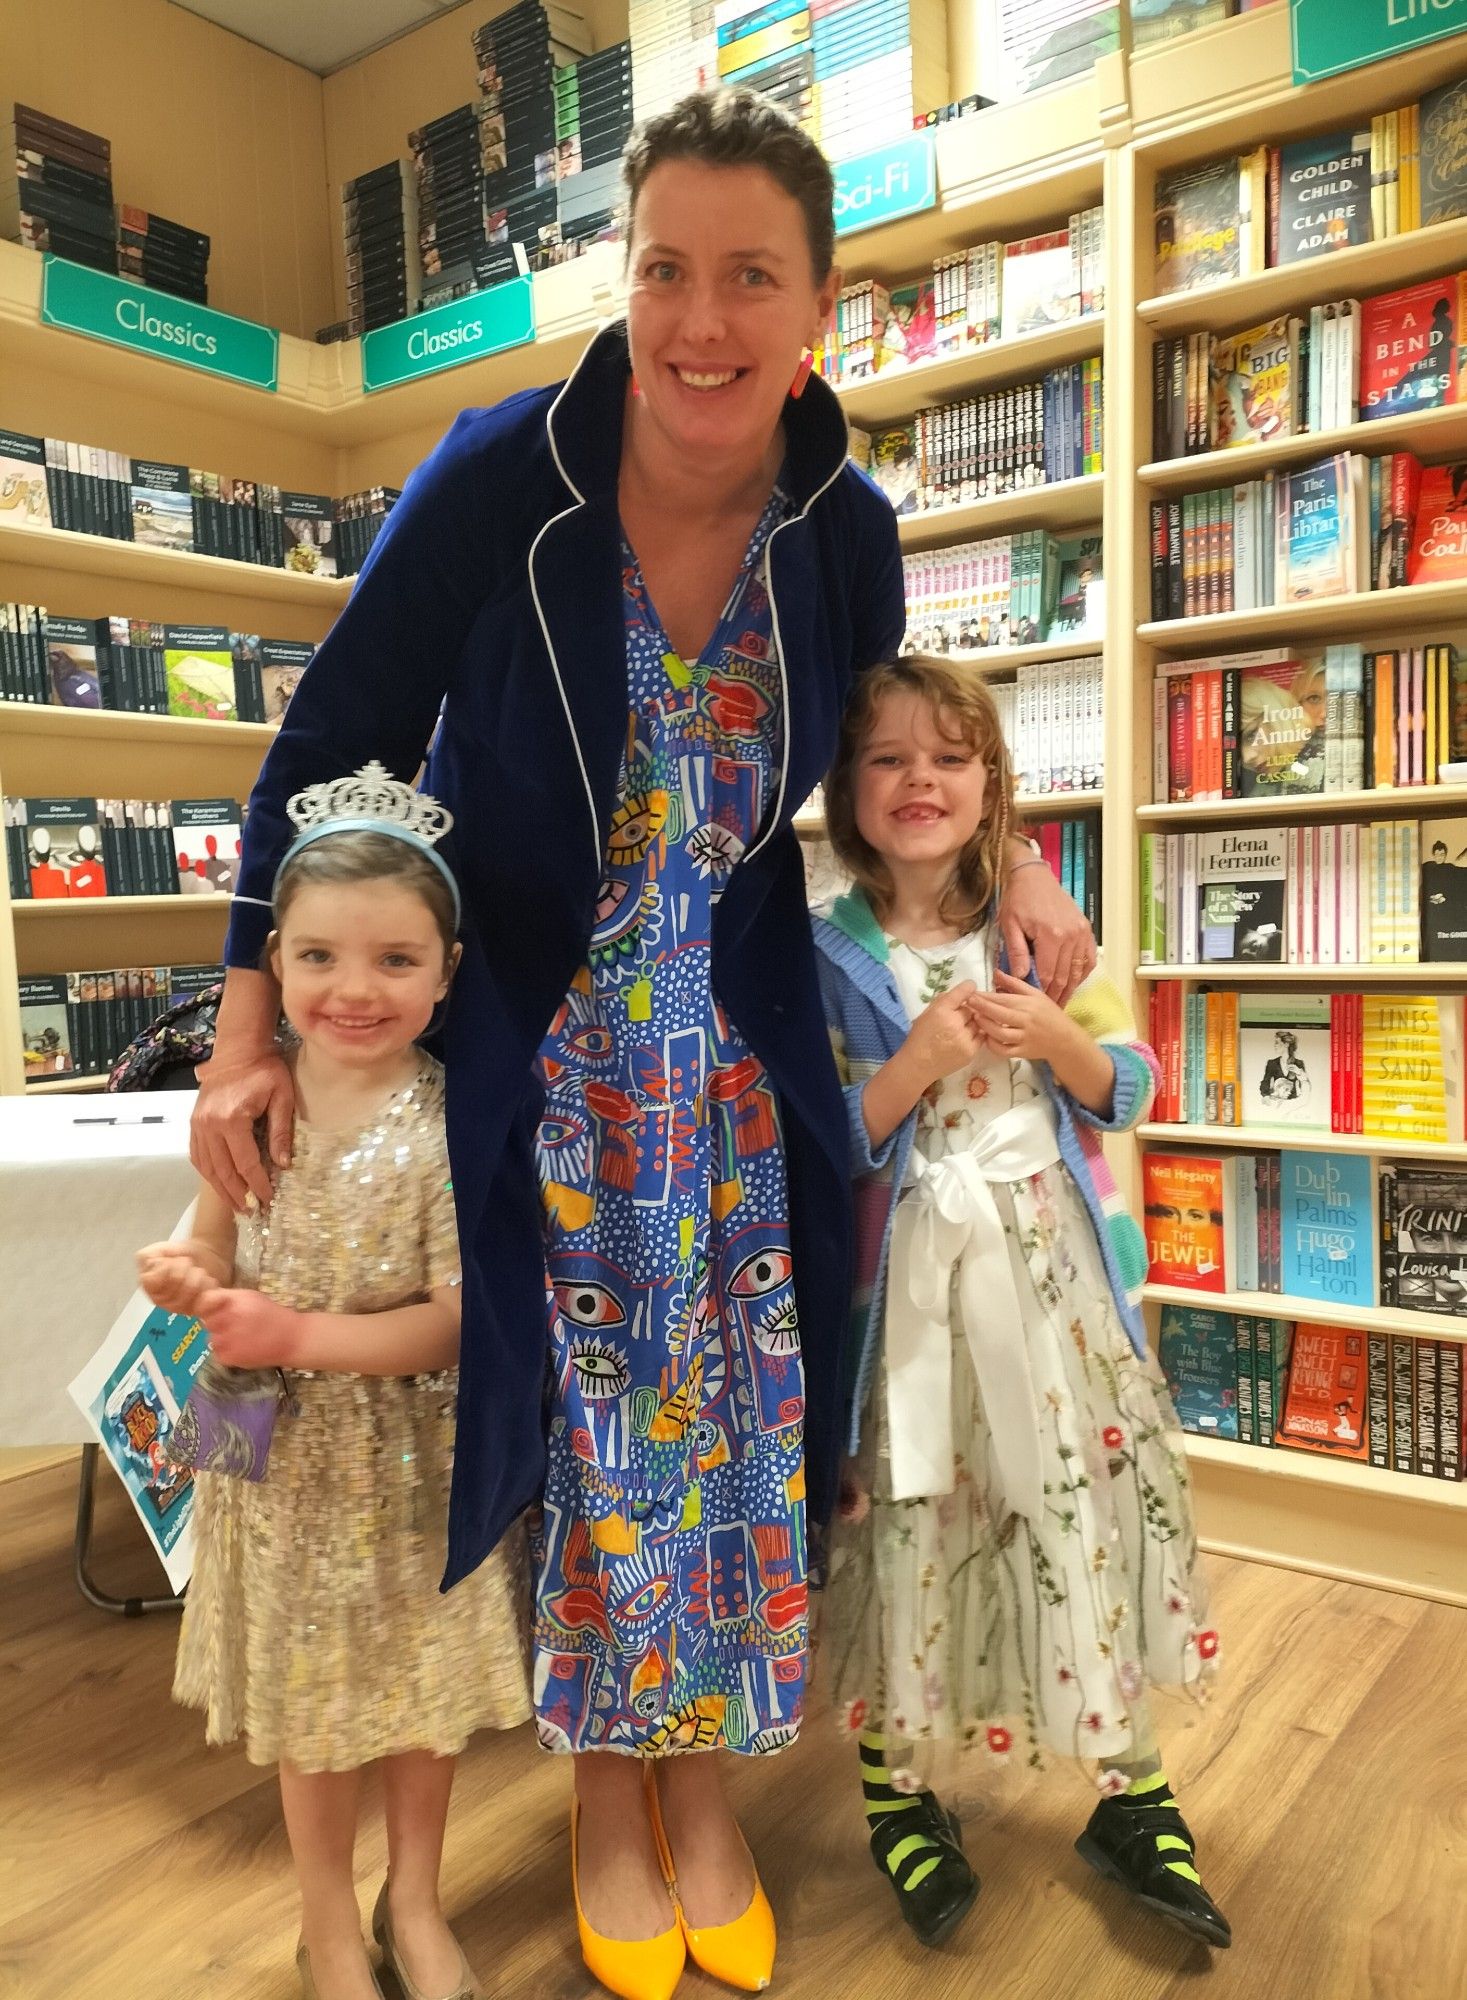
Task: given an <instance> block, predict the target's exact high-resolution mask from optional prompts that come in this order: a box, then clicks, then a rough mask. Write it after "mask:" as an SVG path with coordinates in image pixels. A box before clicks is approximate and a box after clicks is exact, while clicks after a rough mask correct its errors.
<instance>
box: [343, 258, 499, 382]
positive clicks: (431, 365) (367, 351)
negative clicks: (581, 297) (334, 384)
mask: <svg viewBox="0 0 1467 2000" xmlns="http://www.w3.org/2000/svg"><path fill="white" fill-rule="evenodd" d="M534 338H535V295H534V288H533V286H532V284H531V281H530V280H529V279H528V278H509V279H507V280H506V281H505V283H503V284H502V285H491V286H490V287H489V289H488V290H487V291H482V292H471V293H470V294H469V296H468V297H467V298H466V299H455V300H453V301H452V303H451V304H449V305H446V306H435V307H434V308H433V310H432V311H431V312H425V313H418V314H416V315H415V316H414V317H413V318H412V319H400V320H394V321H393V323H392V324H391V326H379V327H374V328H373V329H372V331H371V332H370V333H367V334H364V335H363V336H362V387H363V388H364V389H365V390H366V391H367V393H368V395H370V394H371V393H372V391H373V390H374V389H390V388H392V387H393V386H394V385H395V384H397V383H399V382H412V381H415V380H416V379H417V377H418V376H419V375H436V374H437V373H438V371H439V370H440V369H441V368H457V367H459V366H460V364H461V363H463V362H465V361H482V360H483V359H484V357H485V356H486V355H489V354H502V353H503V352H504V351H505V349H506V348H510V347H523V346H525V345H527V343H528V342H530V341H532V340H533V339H534Z"/></svg>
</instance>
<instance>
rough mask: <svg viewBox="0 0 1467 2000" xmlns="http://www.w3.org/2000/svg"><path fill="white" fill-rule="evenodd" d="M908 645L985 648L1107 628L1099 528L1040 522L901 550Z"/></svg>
mask: <svg viewBox="0 0 1467 2000" xmlns="http://www.w3.org/2000/svg"><path fill="white" fill-rule="evenodd" d="M902 575H903V579H904V581H905V584H906V593H907V640H906V643H907V648H908V650H909V651H911V652H917V653H962V652H983V651H986V650H988V649H989V648H991V647H994V646H1031V645H1041V644H1047V643H1049V642H1051V641H1068V642H1073V643H1074V644H1077V645H1078V644H1080V643H1081V642H1082V641H1085V640H1091V639H1096V640H1098V639H1102V638H1104V636H1105V572H1104V551H1103V546H1102V541H1101V537H1100V536H1099V535H1068V536H1065V535H1051V534H1049V533H1047V532H1046V531H1045V530H1044V529H1042V528H1030V529H1026V530H1025V531H1024V532H1023V533H1021V534H1017V535H992V536H989V537H988V538H987V540H985V541H981V542H956V543H953V544H952V545H950V546H949V547H947V548H940V549H924V550H922V551H921V552H920V553H918V554H916V555H908V556H904V557H903V558H902Z"/></svg>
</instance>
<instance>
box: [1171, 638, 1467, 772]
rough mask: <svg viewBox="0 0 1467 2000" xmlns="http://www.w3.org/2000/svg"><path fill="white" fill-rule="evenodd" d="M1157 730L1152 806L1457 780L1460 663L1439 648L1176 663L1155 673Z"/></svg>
mask: <svg viewBox="0 0 1467 2000" xmlns="http://www.w3.org/2000/svg"><path fill="white" fill-rule="evenodd" d="M1152 723H1153V730H1154V734H1153V738H1152V751H1153V756H1152V796H1153V797H1154V798H1155V799H1158V800H1161V799H1166V800H1167V801H1168V802H1170V803H1172V804H1177V803H1180V802H1185V801H1187V800H1193V801H1198V802H1202V803H1206V802H1210V801H1214V800H1222V799H1239V798H1242V799H1248V798H1294V797H1302V796H1306V795H1308V794H1310V793H1323V794H1330V793H1335V792H1359V791H1393V790H1397V789H1415V788H1417V787H1425V786H1432V785H1437V784H1439V783H1444V782H1452V781H1455V779H1456V778H1457V776H1458V774H1459V773H1462V774H1464V775H1467V657H1462V656H1459V654H1458V652H1457V649H1456V647H1455V646H1453V645H1452V644H1451V643H1450V642H1449V641H1446V640H1443V641H1440V642H1434V643H1430V644H1427V645H1424V646H1403V647H1400V648H1399V649H1391V650H1384V651H1380V652H1374V651H1367V649H1366V648H1364V647H1363V646H1358V645H1352V644H1339V645H1332V646H1327V647H1324V648H1322V649H1316V650H1314V651H1305V652H1295V651H1291V650H1290V649H1289V648H1287V647H1268V648H1260V649H1259V650H1257V651H1255V652H1249V653H1222V654H1218V655H1216V656H1215V657H1213V658H1211V659H1203V660H1181V661H1177V662H1174V663H1172V664H1170V665H1167V666H1163V667H1159V668H1158V669H1157V673H1156V679H1155V681H1154V682H1153V684H1152ZM1443 774H1445V776H1444V775H1443Z"/></svg>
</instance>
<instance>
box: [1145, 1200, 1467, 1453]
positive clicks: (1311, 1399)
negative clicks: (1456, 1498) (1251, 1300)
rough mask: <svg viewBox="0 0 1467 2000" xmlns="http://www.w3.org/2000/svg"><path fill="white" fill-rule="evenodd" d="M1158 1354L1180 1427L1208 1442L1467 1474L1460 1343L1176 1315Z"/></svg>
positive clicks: (1171, 1311)
mask: <svg viewBox="0 0 1467 2000" xmlns="http://www.w3.org/2000/svg"><path fill="white" fill-rule="evenodd" d="M1461 1219H1462V1212H1461V1211H1459V1226H1460V1222H1461ZM1464 1248H1467V1239H1463V1243H1462V1245H1461V1246H1460V1247H1459V1255H1458V1261H1459V1264H1461V1263H1462V1262H1463V1257H1462V1249H1464ZM1159 1351H1160V1360H1161V1366H1162V1370H1163V1372H1164V1373H1165V1375H1166V1379H1167V1387H1168V1388H1169V1389H1170V1391H1171V1395H1172V1401H1173V1403H1174V1404H1175V1405H1176V1411H1177V1416H1178V1418H1179V1419H1180V1421H1181V1425H1182V1428H1183V1430H1186V1431H1191V1432H1193V1433H1194V1434H1195V1435H1197V1436H1199V1437H1213V1438H1223V1439H1226V1440H1228V1441H1230V1442H1236V1443H1238V1444H1252V1445H1261V1446H1265V1447H1269V1448H1288V1449H1293V1450H1296V1451H1315V1452H1320V1453H1323V1454H1326V1455H1328V1456H1332V1457H1336V1458H1343V1459H1346V1460H1352V1461H1356V1462H1359V1463H1363V1464H1368V1465H1369V1466H1371V1467H1374V1468H1375V1469H1376V1470H1377V1471H1389V1472H1407V1473H1414V1474H1417V1475H1420V1476H1422V1477H1425V1478H1435V1479H1455V1480H1460V1479H1461V1478H1462V1477H1463V1476H1464V1470H1467V1463H1464V1438H1463V1429H1462V1416H1463V1411H1462V1346H1461V1343H1460V1342H1458V1341H1452V1340H1419V1339H1415V1338H1413V1337H1412V1336H1411V1335H1410V1334H1385V1333H1365V1332H1362V1331H1357V1330H1355V1329H1353V1328H1349V1327H1335V1326H1317V1325H1314V1324H1312V1323H1311V1322H1309V1321H1302V1322H1299V1323H1298V1324H1296V1323H1295V1322H1294V1321H1292V1320H1287V1319H1266V1318H1261V1317H1258V1316H1256V1315H1254V1314H1250V1313H1225V1312H1216V1311H1213V1310H1211V1309H1209V1308H1208V1307H1205V1306H1174V1305H1169V1306H1164V1307H1163V1308H1162V1315H1161V1340H1160V1350H1159Z"/></svg>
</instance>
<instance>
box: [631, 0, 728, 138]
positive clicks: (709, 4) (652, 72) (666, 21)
mask: <svg viewBox="0 0 1467 2000" xmlns="http://www.w3.org/2000/svg"><path fill="white" fill-rule="evenodd" d="M627 32H628V36H629V39H630V41H631V45H632V105H633V108H634V110H635V112H636V119H637V123H638V124H639V125H641V124H644V123H645V122H646V120H647V119H649V118H655V117H656V116H657V114H658V112H659V111H669V110H671V108H672V106H673V105H674V104H676V103H677V101H678V100H679V98H682V97H686V96H687V94H688V93H689V91H692V90H711V89H712V88H713V86H714V85H715V84H716V83H717V82H718V29H717V24H716V22H715V20H714V0H631V4H630V9H629V14H628V29H627Z"/></svg>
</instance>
